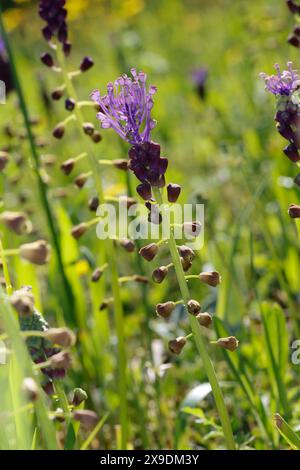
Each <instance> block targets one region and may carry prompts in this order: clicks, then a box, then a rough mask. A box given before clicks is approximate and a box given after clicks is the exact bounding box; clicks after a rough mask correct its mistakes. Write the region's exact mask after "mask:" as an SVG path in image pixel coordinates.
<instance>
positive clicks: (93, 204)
mask: <svg viewBox="0 0 300 470" xmlns="http://www.w3.org/2000/svg"><path fill="white" fill-rule="evenodd" d="M88 205H89V209H90V211H92V212H96V210H97V209H98V206H99V198H98V197H97V196H94V197H92V198H91V199H90V200H89V204H88Z"/></svg>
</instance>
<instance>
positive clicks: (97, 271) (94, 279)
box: [91, 268, 103, 282]
mask: <svg viewBox="0 0 300 470" xmlns="http://www.w3.org/2000/svg"><path fill="white" fill-rule="evenodd" d="M102 274H103V270H102V269H101V268H96V269H95V271H94V272H93V274H92V276H91V281H92V282H98V281H99V279H100V278H101V276H102Z"/></svg>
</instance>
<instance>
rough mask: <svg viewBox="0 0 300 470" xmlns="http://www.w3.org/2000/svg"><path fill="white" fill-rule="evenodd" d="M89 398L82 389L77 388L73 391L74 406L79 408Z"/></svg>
mask: <svg viewBox="0 0 300 470" xmlns="http://www.w3.org/2000/svg"><path fill="white" fill-rule="evenodd" d="M87 398H88V396H87V393H86V392H85V391H84V390H83V389H82V388H75V389H74V391H73V398H72V402H71V403H72V405H73V406H79V405H80V404H81V403H83V402H84V401H86V400H87Z"/></svg>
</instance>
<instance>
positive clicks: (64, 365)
mask: <svg viewBox="0 0 300 470" xmlns="http://www.w3.org/2000/svg"><path fill="white" fill-rule="evenodd" d="M49 363H50V367H51V368H52V369H54V370H55V369H64V370H67V369H70V367H71V365H72V358H71V354H70V353H69V351H60V352H58V353H57V354H54V355H53V356H51V357H50V358H49Z"/></svg>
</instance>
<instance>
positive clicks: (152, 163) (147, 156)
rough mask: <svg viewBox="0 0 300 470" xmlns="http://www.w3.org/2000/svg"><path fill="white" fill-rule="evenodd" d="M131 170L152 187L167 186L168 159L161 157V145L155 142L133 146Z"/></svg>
mask: <svg viewBox="0 0 300 470" xmlns="http://www.w3.org/2000/svg"><path fill="white" fill-rule="evenodd" d="M128 156H129V168H130V169H131V170H132V171H133V173H134V174H135V176H136V177H137V178H138V179H139V180H140V181H141V182H142V183H148V184H149V185H150V186H158V187H160V188H161V187H163V186H165V176H164V175H165V172H166V171H167V167H168V159H167V158H165V157H161V156H160V145H159V144H157V143H155V142H144V143H143V144H136V145H133V146H132V147H131V148H130V150H129V153H128Z"/></svg>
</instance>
